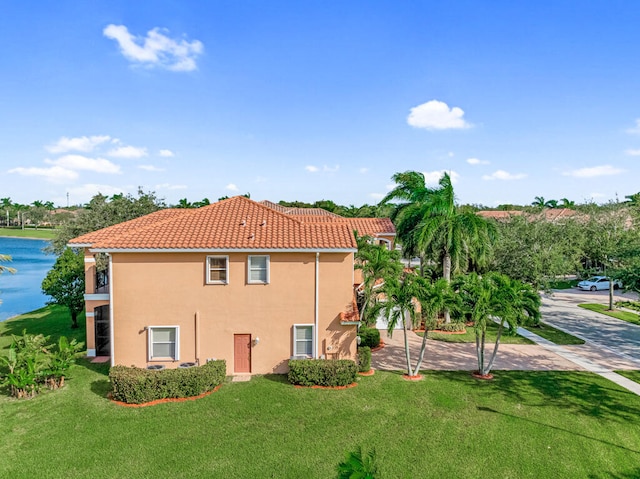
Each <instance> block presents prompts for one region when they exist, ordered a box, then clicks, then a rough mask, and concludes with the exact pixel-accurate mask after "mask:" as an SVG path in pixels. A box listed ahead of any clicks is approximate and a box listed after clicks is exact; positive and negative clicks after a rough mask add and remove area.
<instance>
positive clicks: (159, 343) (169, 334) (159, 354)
mask: <svg viewBox="0 0 640 479" xmlns="http://www.w3.org/2000/svg"><path fill="white" fill-rule="evenodd" d="M148 329H149V361H161V360H173V361H178V360H179V359H180V328H179V327H178V326H149V328H148Z"/></svg>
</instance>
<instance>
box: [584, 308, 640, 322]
mask: <svg viewBox="0 0 640 479" xmlns="http://www.w3.org/2000/svg"><path fill="white" fill-rule="evenodd" d="M578 306H580V307H581V308H584V309H588V310H590V311H595V312H597V313H602V314H606V315H607V316H611V317H612V318H616V319H621V320H622V321H627V322H628V323H633V324H640V316H638V315H637V314H635V313H630V312H628V311H618V310H616V311H609V310H608V308H609V306H607V305H605V304H595V303H583V304H579V305H578Z"/></svg>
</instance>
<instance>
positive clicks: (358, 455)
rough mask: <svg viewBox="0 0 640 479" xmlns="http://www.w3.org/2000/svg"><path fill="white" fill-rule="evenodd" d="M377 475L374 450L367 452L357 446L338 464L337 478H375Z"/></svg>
mask: <svg viewBox="0 0 640 479" xmlns="http://www.w3.org/2000/svg"><path fill="white" fill-rule="evenodd" d="M377 476H378V466H377V465H376V451H375V449H372V450H371V451H369V452H368V453H367V454H364V453H363V452H362V447H359V448H358V449H356V450H355V451H353V452H350V453H348V454H347V457H346V460H345V461H344V462H341V463H340V464H338V479H356V478H357V479H375V478H376V477H377Z"/></svg>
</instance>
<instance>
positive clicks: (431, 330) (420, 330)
mask: <svg viewBox="0 0 640 479" xmlns="http://www.w3.org/2000/svg"><path fill="white" fill-rule="evenodd" d="M414 332H416V333H424V329H416V330H415V331H414ZM429 332H430V333H437V334H467V330H466V329H464V330H462V331H443V330H442V329H430V330H429Z"/></svg>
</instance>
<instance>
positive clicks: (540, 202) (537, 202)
mask: <svg viewBox="0 0 640 479" xmlns="http://www.w3.org/2000/svg"><path fill="white" fill-rule="evenodd" d="M546 203H547V202H546V201H545V199H544V196H536V197H535V198H534V199H533V201H532V202H531V206H536V207H538V208H544V207H545V205H546Z"/></svg>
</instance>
